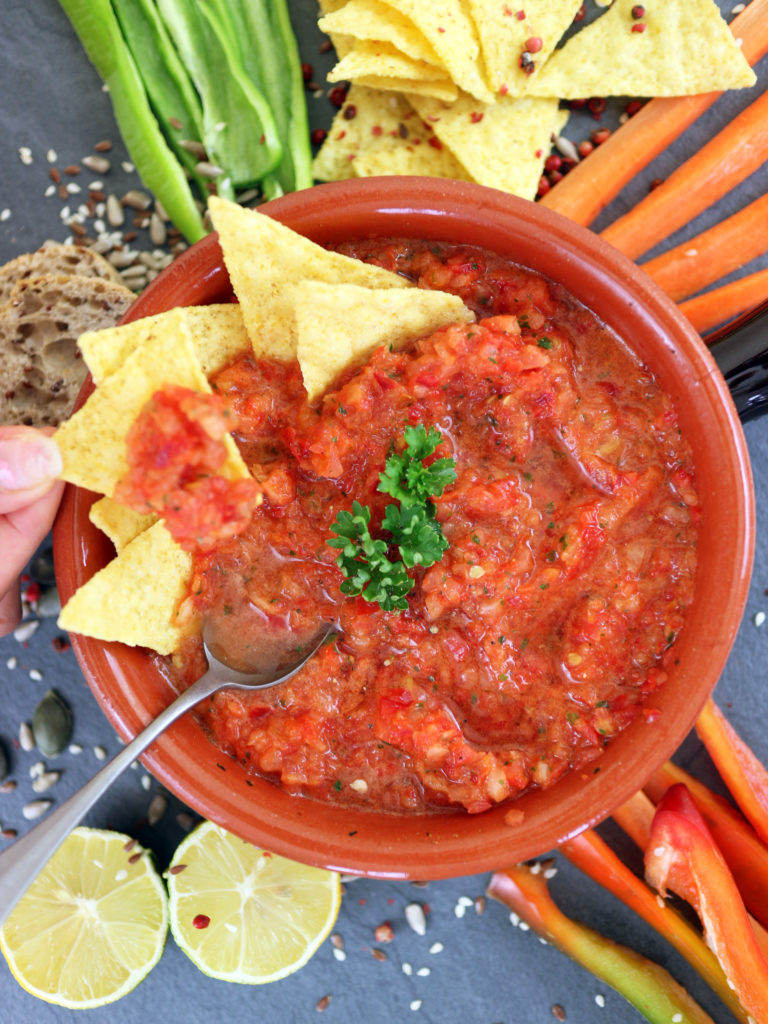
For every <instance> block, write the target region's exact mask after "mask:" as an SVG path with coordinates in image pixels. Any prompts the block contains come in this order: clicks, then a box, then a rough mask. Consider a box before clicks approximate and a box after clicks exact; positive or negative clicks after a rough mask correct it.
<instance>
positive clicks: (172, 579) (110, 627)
mask: <svg viewBox="0 0 768 1024" xmlns="http://www.w3.org/2000/svg"><path fill="white" fill-rule="evenodd" d="M191 572H192V556H191V555H190V554H188V553H187V552H186V551H182V550H181V548H180V547H179V546H178V544H176V542H175V541H174V540H173V538H172V537H171V535H170V534H169V533H168V531H167V530H166V529H165V527H164V525H163V523H162V522H157V523H155V525H154V526H152V527H150V528H149V529H148V530H144V531H143V532H142V533H140V534H139V535H138V536H137V537H136V538H135V539H134V540H132V541H131V542H130V543H129V544H128V545H126V547H125V548H124V549H123V550H122V551H121V552H120V554H119V555H118V556H117V557H116V558H114V559H112V561H111V562H109V563H108V564H107V565H105V566H104V568H103V569H100V570H99V572H97V573H96V574H95V575H94V576H92V577H91V578H90V579H89V580H88V582H87V583H84V584H83V586H82V587H80V588H79V589H78V590H76V591H75V593H74V594H73V595H72V597H71V598H70V599H69V601H67V603H66V604H65V605H64V607H63V608H62V610H61V614H60V615H59V622H58V624H59V627H60V628H61V629H65V630H68V631H71V632H73V633H84V634H85V635H87V636H92V637H95V638H96V639H97V640H107V641H114V640H117V641H120V642H121V643H124V644H129V645H131V646H132V647H149V648H151V649H152V650H154V651H157V653H158V654H172V653H173V652H174V651H176V650H178V648H179V645H180V642H181V637H182V631H181V629H180V628H179V626H178V625H177V624H176V623H175V622H174V615H175V612H176V608H177V606H178V604H179V602H180V601H181V600H182V599H183V598H184V597H185V595H186V590H187V584H188V581H189V578H190V575H191Z"/></svg>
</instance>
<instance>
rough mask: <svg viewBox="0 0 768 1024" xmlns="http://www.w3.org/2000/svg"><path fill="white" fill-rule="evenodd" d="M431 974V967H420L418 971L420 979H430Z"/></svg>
mask: <svg viewBox="0 0 768 1024" xmlns="http://www.w3.org/2000/svg"><path fill="white" fill-rule="evenodd" d="M431 973H432V970H431V968H429V967H420V968H419V969H418V971H416V974H417V975H418V977H419V978H428V977H429V975H430V974H431Z"/></svg>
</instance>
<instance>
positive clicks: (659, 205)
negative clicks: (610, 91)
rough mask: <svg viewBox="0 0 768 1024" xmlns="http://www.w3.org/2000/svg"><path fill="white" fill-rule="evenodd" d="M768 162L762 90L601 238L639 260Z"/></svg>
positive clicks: (767, 106) (766, 104) (766, 103)
mask: <svg viewBox="0 0 768 1024" xmlns="http://www.w3.org/2000/svg"><path fill="white" fill-rule="evenodd" d="M766 19H767V20H768V15H766ZM588 159H589V158H588ZM767 160H768V92H764V93H763V94H762V95H761V96H760V97H759V99H756V100H755V101H754V103H752V104H750V106H748V107H747V108H746V109H745V110H742V112H741V113H740V114H738V115H737V116H736V117H735V118H734V119H733V120H732V121H731V122H730V124H728V125H727V126H726V127H725V128H723V130H722V131H721V132H719V133H718V134H717V135H715V137H714V138H712V139H710V140H709V142H708V143H707V144H706V145H704V146H702V148H701V149H700V150H699V151H698V152H697V153H694V155H693V156H692V157H690V158H689V159H688V160H686V161H685V163H684V164H681V165H680V166H679V167H678V168H677V169H676V170H675V171H673V172H672V174H670V176H669V177H668V178H667V179H666V181H664V182H662V184H661V185H659V187H658V188H655V189H654V190H653V191H652V192H649V193H648V195H647V196H646V197H645V198H644V199H642V200H641V201H640V202H639V203H637V205H636V206H634V207H633V208H632V209H631V210H630V211H629V212H628V213H625V214H624V216H623V217H619V219H618V220H616V221H614V222H613V224H611V225H610V226H609V227H607V228H606V229H605V231H603V232H601V234H602V237H603V238H604V239H605V240H606V241H607V242H610V243H611V244H612V245H615V246H616V248H617V249H620V250H621V251H622V252H623V253H624V254H625V255H627V256H629V257H630V258H631V259H637V257H638V256H642V255H643V253H645V252H647V251H648V250H649V249H651V248H653V246H654V245H656V244H657V243H658V242H661V241H662V240H663V239H665V238H668V237H669V236H670V235H671V234H672V233H673V232H674V231H677V229H678V228H681V227H683V225H685V224H688V223H689V221H692V220H693V219H694V217H697V216H698V215H699V214H700V213H701V212H702V211H704V210H706V209H707V207H709V206H712V205H713V204H714V203H716V202H717V200H718V199H720V198H722V196H724V195H725V194H726V193H727V192H730V190H731V189H732V188H735V187H736V186H737V185H738V184H739V183H740V182H742V181H744V179H745V178H747V177H749V175H750V174H752V173H753V171H756V170H758V169H759V168H760V167H762V166H763V165H764V164H765V162H766V161H767Z"/></svg>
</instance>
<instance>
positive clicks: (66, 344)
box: [0, 274, 136, 427]
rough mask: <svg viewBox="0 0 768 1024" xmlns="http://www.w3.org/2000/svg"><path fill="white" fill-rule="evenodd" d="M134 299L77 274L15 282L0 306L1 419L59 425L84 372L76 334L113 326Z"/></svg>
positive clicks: (122, 290) (117, 286)
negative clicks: (8, 295)
mask: <svg viewBox="0 0 768 1024" xmlns="http://www.w3.org/2000/svg"><path fill="white" fill-rule="evenodd" d="M135 298H136V296H135V295H134V293H133V292H132V291H131V290H130V288H126V287H125V286H124V285H121V284H117V283H115V282H113V281H105V280H104V279H103V278H99V277H85V276H82V275H80V274H39V275H37V276H34V277H27V278H23V279H22V280H20V281H17V282H16V284H15V285H14V287H13V289H12V291H11V295H10V298H9V300H8V302H7V303H6V304H5V306H3V308H2V309H0V422H3V423H15V424H28V425H30V426H36V427H39V426H58V424H59V423H60V422H61V420H63V419H65V418H66V417H67V416H68V415H69V413H70V412H71V409H72V405H73V403H74V401H75V398H76V397H77V394H78V392H79V390H80V387H81V385H82V383H83V380H84V379H85V376H86V373H87V369H86V366H85V363H84V362H83V360H82V358H81V357H80V353H79V351H78V348H77V339H78V338H79V337H80V335H81V334H82V333H83V332H84V331H90V330H99V329H100V328H102V327H109V326H112V325H113V324H115V323H116V322H117V321H118V320H119V319H120V317H121V316H122V315H123V313H125V311H126V310H127V309H128V307H129V306H130V304H131V303H132V302H133V300H134V299H135Z"/></svg>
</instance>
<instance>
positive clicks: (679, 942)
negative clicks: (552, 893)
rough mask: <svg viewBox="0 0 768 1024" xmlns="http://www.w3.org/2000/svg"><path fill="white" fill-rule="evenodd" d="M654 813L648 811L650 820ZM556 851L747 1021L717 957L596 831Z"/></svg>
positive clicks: (568, 842)
mask: <svg viewBox="0 0 768 1024" xmlns="http://www.w3.org/2000/svg"><path fill="white" fill-rule="evenodd" d="M649 803H650V801H649ZM654 811H655V808H652V813H651V818H652V817H653V812H654ZM558 849H559V850H560V852H561V853H562V854H563V855H564V856H565V857H567V858H568V860H569V861H570V862H571V863H572V864H575V865H576V867H577V868H579V870H580V871H583V872H584V874H586V875H589V877H590V878H592V879H593V880H594V881H595V882H597V883H598V884H599V885H602V886H603V887H604V888H606V889H607V890H608V891H609V892H611V893H613V895H614V896H616V897H618V899H620V900H621V901H622V903H624V904H626V905H627V906H628V907H630V908H631V909H632V910H634V911H635V913H636V914H639V915H640V917H642V918H643V920H644V921H647V923H648V924H649V925H651V927H652V928H655V929H656V931H657V932H658V933H659V935H661V936H662V937H663V938H665V939H666V940H667V942H669V943H670V944H671V945H672V946H674V947H675V949H676V950H677V951H678V953H680V955H681V956H684V957H685V959H686V960H687V961H688V963H689V964H691V966H692V967H693V968H694V969H695V970H697V971H698V972H699V974H700V975H701V976H702V978H704V980H705V981H706V982H707V984H708V985H709V986H710V988H712V989H713V990H714V991H715V992H716V993H717V995H718V996H719V997H720V999H721V1000H722V1001H723V1002H724V1003H725V1005H726V1006H727V1007H728V1008H729V1009H730V1011H731V1013H732V1014H733V1015H734V1017H736V1018H737V1019H738V1020H741V1021H744V1022H747V1021H748V1020H749V1017H748V1015H747V1014H746V1012H745V1011H744V1010H743V1008H742V1006H741V1003H740V1002H739V1001H738V999H737V998H736V997H735V995H734V994H733V991H732V990H731V989H730V988H729V987H728V981H727V979H726V977H725V973H724V971H723V969H722V967H721V966H720V964H719V962H718V960H717V957H716V956H715V955H714V953H712V951H711V950H709V949H707V946H706V944H705V943H704V940H703V939H702V938H701V935H700V934H699V932H698V931H697V930H696V929H695V928H694V927H693V926H692V925H690V924H689V923H688V922H687V921H686V920H685V918H684V917H682V915H681V914H679V913H678V912H677V911H676V910H674V909H673V908H672V907H671V906H670V905H669V904H667V903H664V902H663V901H662V902H660V901H659V900H658V899H657V897H656V893H654V892H653V891H652V890H651V889H650V888H649V887H648V886H647V885H646V884H645V882H644V881H642V879H640V878H638V877H637V875H635V874H634V873H633V872H632V871H630V869H629V868H628V867H627V866H626V864H624V863H623V862H622V861H621V860H620V859H619V858H618V857H617V856H616V854H615V853H614V852H613V850H612V849H611V848H610V846H608V845H607V844H606V843H604V842H603V840H602V839H601V838H600V836H598V834H597V833H596V832H593V831H592V830H591V829H587V830H586V831H585V832H582V833H581V834H580V835H578V836H576V837H575V838H574V839H568V840H567V841H566V842H565V843H563V844H562V845H561V846H560V847H558Z"/></svg>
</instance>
